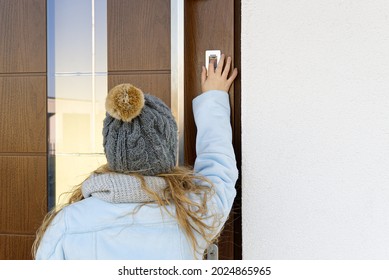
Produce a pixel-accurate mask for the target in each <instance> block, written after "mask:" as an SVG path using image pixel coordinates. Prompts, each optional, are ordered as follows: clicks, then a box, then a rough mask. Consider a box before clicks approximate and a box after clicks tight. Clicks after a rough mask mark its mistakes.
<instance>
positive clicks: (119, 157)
mask: <svg viewBox="0 0 389 280" xmlns="http://www.w3.org/2000/svg"><path fill="white" fill-rule="evenodd" d="M224 62H225V57H224V55H222V57H221V59H220V63H219V64H218V66H217V68H216V69H215V68H214V64H213V63H210V64H209V68H208V75H207V70H206V69H205V67H203V69H202V73H201V85H202V92H203V93H202V94H201V95H199V96H198V97H196V98H195V99H194V100H193V113H194V118H195V122H196V126H197V139H196V151H197V158H196V162H195V164H194V170H189V169H187V168H183V167H176V166H175V164H176V151H177V125H176V123H175V120H174V118H173V116H172V114H171V111H170V109H169V108H168V107H167V106H166V105H165V104H164V103H163V102H162V101H161V100H159V99H158V98H156V97H154V96H151V95H148V94H143V93H142V92H141V91H140V90H139V89H137V88H136V87H134V86H132V85H130V84H122V85H118V86H116V87H114V88H113V89H111V90H110V92H109V93H108V95H107V100H106V110H107V114H106V118H105V120H104V127H103V137H104V141H103V145H104V151H105V154H106V157H107V162H108V163H107V165H105V166H102V167H100V168H99V169H98V170H96V171H95V172H93V174H92V175H91V176H90V177H89V178H87V179H86V180H85V181H84V182H83V183H82V184H81V185H80V186H78V187H77V188H76V189H75V190H74V191H73V192H72V194H71V197H70V198H69V201H68V203H67V204H66V205H65V206H63V207H62V208H60V209H56V210H53V211H52V212H50V213H49V214H48V215H47V216H46V218H45V221H44V222H43V224H42V226H41V228H40V229H39V230H38V233H37V238H36V240H35V243H34V246H33V255H34V257H35V258H36V259H201V258H202V255H203V253H204V250H205V249H206V248H207V247H208V245H209V244H210V243H211V242H212V240H214V239H215V238H216V237H217V236H218V234H219V233H220V231H221V228H222V227H223V225H224V223H225V221H226V219H227V218H228V215H229V213H230V210H231V207H232V203H233V200H234V198H235V194H236V191H235V182H236V180H237V177H238V171H237V169H236V161H235V155H234V150H233V148H232V144H231V139H232V135H231V125H230V105H229V96H228V93H227V92H228V90H229V88H230V86H231V84H232V82H233V81H234V79H235V78H236V76H237V69H234V70H233V72H232V74H231V76H230V77H228V74H229V71H230V67H231V58H230V57H228V59H227V61H226V63H225V67H224V69H223V65H224Z"/></svg>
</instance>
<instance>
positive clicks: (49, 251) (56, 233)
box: [36, 209, 66, 260]
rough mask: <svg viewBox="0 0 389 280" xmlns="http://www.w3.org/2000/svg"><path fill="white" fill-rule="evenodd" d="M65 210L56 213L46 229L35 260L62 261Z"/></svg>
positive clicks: (63, 257) (63, 256)
mask: <svg viewBox="0 0 389 280" xmlns="http://www.w3.org/2000/svg"><path fill="white" fill-rule="evenodd" d="M65 217H66V209H62V210H61V211H59V212H58V214H57V215H56V216H55V218H54V219H53V220H52V221H51V223H50V225H49V226H48V227H47V229H46V232H45V233H44V235H43V238H42V240H41V243H40V244H39V247H38V251H37V253H36V259H37V260H64V259H65V255H64V251H63V247H62V245H63V240H64V236H65V233H66V219H65Z"/></svg>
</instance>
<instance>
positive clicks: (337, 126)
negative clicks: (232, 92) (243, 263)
mask: <svg viewBox="0 0 389 280" xmlns="http://www.w3.org/2000/svg"><path fill="white" fill-rule="evenodd" d="M242 9H243V10H242V69H241V73H242V141H243V142H242V153H243V155H242V156H243V166H242V169H243V172H242V175H243V210H242V211H243V257H244V259H379V258H384V259H389V1H387V0H369V1H366V0H293V1H291V0H242Z"/></svg>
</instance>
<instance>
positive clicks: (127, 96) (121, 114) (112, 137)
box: [103, 84, 177, 176]
mask: <svg viewBox="0 0 389 280" xmlns="http://www.w3.org/2000/svg"><path fill="white" fill-rule="evenodd" d="M105 108H106V111H107V113H106V117H105V119H104V125H103V145H104V152H105V155H106V157H107V161H108V165H109V167H110V169H112V170H114V171H117V172H137V173H140V174H142V175H145V176H154V175H157V174H160V173H167V172H169V171H171V169H172V168H173V167H174V166H175V164H176V152H177V124H176V122H175V120H174V117H173V115H172V113H171V111H170V109H169V107H168V106H166V104H165V103H163V101H162V100H160V99H159V98H157V97H155V96H152V95H149V94H143V92H142V91H141V90H140V89H138V88H136V87H135V86H133V85H131V84H120V85H117V86H115V87H114V88H112V89H111V90H110V91H109V93H108V95H107V99H106V102H105Z"/></svg>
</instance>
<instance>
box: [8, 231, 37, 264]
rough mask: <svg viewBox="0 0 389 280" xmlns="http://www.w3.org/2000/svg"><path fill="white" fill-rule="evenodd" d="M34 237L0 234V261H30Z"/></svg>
mask: <svg viewBox="0 0 389 280" xmlns="http://www.w3.org/2000/svg"><path fill="white" fill-rule="evenodd" d="M34 240H35V236H33V235H31V236H28V235H6V234H0V244H1V246H0V260H31V259H32V255H31V247H32V243H33V242H34Z"/></svg>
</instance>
